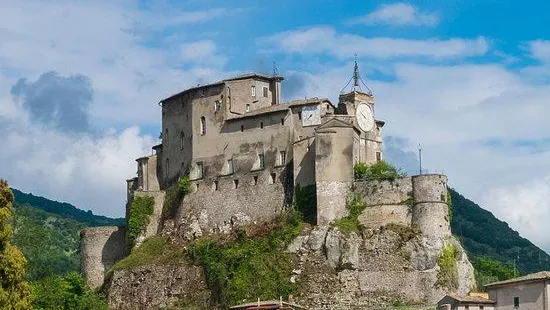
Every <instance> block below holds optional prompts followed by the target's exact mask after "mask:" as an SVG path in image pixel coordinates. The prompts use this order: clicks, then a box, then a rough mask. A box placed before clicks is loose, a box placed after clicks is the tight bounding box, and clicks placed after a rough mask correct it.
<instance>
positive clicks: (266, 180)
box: [163, 167, 292, 239]
mask: <svg viewBox="0 0 550 310" xmlns="http://www.w3.org/2000/svg"><path fill="white" fill-rule="evenodd" d="M284 171H285V169H284V167H280V168H273V169H270V170H263V171H259V172H258V173H257V174H249V175H245V176H240V178H235V177H234V176H227V177H221V178H219V179H218V180H216V181H200V182H194V184H193V186H192V188H193V191H194V192H192V193H190V194H188V195H187V196H186V197H185V198H184V199H183V201H182V203H181V205H180V207H179V209H178V211H177V212H176V216H175V218H174V219H173V220H167V221H165V225H164V230H163V233H165V234H170V233H171V232H173V233H176V234H177V235H178V236H179V237H181V238H183V239H190V238H193V237H195V236H202V235H205V234H212V233H227V232H229V231H231V230H232V229H233V228H234V227H235V226H239V225H241V224H246V223H261V222H264V221H269V220H271V219H273V218H275V217H276V216H278V215H279V214H280V213H281V212H282V210H283V209H284V208H285V205H286V200H285V185H284V184H285V183H284V182H285V175H284ZM215 182H217V183H215ZM290 182H292V180H290ZM216 184H217V185H216ZM171 222H172V223H171Z"/></svg>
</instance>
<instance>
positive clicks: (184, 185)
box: [178, 176, 191, 196]
mask: <svg viewBox="0 0 550 310" xmlns="http://www.w3.org/2000/svg"><path fill="white" fill-rule="evenodd" d="M178 187H179V189H180V194H181V195H183V196H185V195H187V194H189V191H190V190H191V180H190V179H189V177H188V176H183V177H180V178H179V180H178Z"/></svg>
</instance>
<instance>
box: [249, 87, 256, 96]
mask: <svg viewBox="0 0 550 310" xmlns="http://www.w3.org/2000/svg"><path fill="white" fill-rule="evenodd" d="M250 90H251V92H252V97H256V86H254V85H252V87H251V88H250Z"/></svg>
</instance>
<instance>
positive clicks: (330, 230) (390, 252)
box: [288, 224, 475, 309]
mask: <svg viewBox="0 0 550 310" xmlns="http://www.w3.org/2000/svg"><path fill="white" fill-rule="evenodd" d="M321 240H324V242H320V241H321ZM320 243H321V244H320ZM448 243H450V244H453V246H454V247H455V248H456V250H457V258H456V267H457V270H456V271H457V272H458V288H453V287H451V285H449V286H447V285H445V284H443V285H439V284H436V283H437V282H438V273H439V268H440V267H439V266H438V264H437V257H438V256H439V254H440V252H441V248H442V246H443V244H448ZM288 251H289V252H291V253H295V254H296V255H297V258H298V259H297V260H296V261H297V262H299V263H298V264H297V266H295V270H299V271H300V273H299V275H295V276H293V277H294V279H295V280H296V281H299V282H300V283H301V287H302V291H301V292H300V295H299V296H296V300H298V301H299V302H300V303H302V304H304V305H308V306H310V307H313V308H319V307H329V308H331V309H340V308H341V309H349V308H348V307H350V306H351V307H373V306H384V305H387V304H388V303H389V304H391V303H393V302H395V301H400V302H405V303H426V304H435V303H436V302H437V301H438V300H439V299H440V298H441V297H443V296H444V295H445V294H447V293H449V292H453V293H462V294H464V293H467V292H468V291H469V289H470V288H471V286H472V285H473V284H474V282H475V281H474V277H473V268H472V265H471V264H470V263H469V261H468V259H467V257H466V254H465V252H464V250H463V249H462V247H461V246H460V243H459V242H457V241H456V240H454V239H453V238H452V237H451V238H448V239H447V240H433V239H429V238H425V237H424V236H422V235H421V234H419V232H418V231H415V230H414V229H413V228H411V227H407V226H401V225H395V224H391V225H386V226H384V227H382V228H380V229H376V230H370V229H364V230H362V231H361V232H351V233H349V234H344V233H342V232H340V231H339V230H338V229H337V228H334V227H325V228H322V227H316V228H314V229H313V230H311V231H309V232H307V233H305V234H303V235H302V236H299V237H298V238H296V239H295V240H294V242H293V243H292V244H291V245H290V246H289V247H288ZM339 307H340V308H339Z"/></svg>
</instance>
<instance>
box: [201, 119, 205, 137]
mask: <svg viewBox="0 0 550 310" xmlns="http://www.w3.org/2000/svg"><path fill="white" fill-rule="evenodd" d="M204 134H206V118H204V116H201V135H204Z"/></svg>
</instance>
